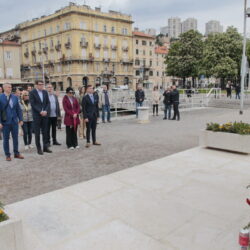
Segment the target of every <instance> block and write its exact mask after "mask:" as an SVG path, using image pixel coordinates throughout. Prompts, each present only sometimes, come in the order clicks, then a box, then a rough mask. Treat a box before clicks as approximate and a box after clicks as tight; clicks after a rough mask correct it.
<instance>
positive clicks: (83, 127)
mask: <svg viewBox="0 0 250 250" xmlns="http://www.w3.org/2000/svg"><path fill="white" fill-rule="evenodd" d="M84 95H85V87H84V86H82V87H81V88H80V89H79V96H78V97H77V100H78V103H79V106H80V114H79V119H80V126H79V128H78V134H79V138H80V139H85V138H86V133H85V131H86V122H85V120H84V118H83V113H82V112H83V110H82V99H83V97H84Z"/></svg>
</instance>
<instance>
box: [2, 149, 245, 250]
mask: <svg viewBox="0 0 250 250" xmlns="http://www.w3.org/2000/svg"><path fill="white" fill-rule="evenodd" d="M249 177H250V156H247V155H240V154H233V153H228V152H222V151H216V150H209V149H204V148H200V147H197V148H193V149H190V150H187V151H183V152H180V153H177V154H173V155H171V156H167V157H164V158H161V159H159V160H154V161H151V162H148V163H144V164H141V165H138V166H135V167H133V168H129V169H125V170H122V171H119V172H116V173H113V174H110V175H106V176H103V177H99V178H96V179H93V180H90V181H87V182H83V183H79V184H76V185H73V186H70V187H67V188H64V189H60V190H57V191H54V192H51V193H47V194H44V195H41V196H37V197H34V198H31V199H27V200H24V201H20V202H17V203H14V204H11V205H8V206H7V207H6V211H7V213H8V214H9V215H10V216H11V217H19V218H21V219H22V220H23V229H24V236H25V242H26V247H27V250H59V249H60V250H83V249H84V250H158V249H159V250H200V249H203V250H235V249H238V248H239V246H238V242H237V240H238V233H239V230H240V228H241V227H242V226H244V225H246V224H247V223H248V222H249V212H250V208H249V207H248V206H247V205H246V204H245V198H246V197H247V196H249V194H248V192H247V190H246V188H245V187H246V185H247V184H249V179H250V178H249Z"/></svg>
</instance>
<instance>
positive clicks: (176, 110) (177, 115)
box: [170, 85, 180, 121]
mask: <svg viewBox="0 0 250 250" xmlns="http://www.w3.org/2000/svg"><path fill="white" fill-rule="evenodd" d="M170 97H171V103H172V104H173V109H174V116H173V118H172V120H176V119H177V120H178V121H179V120H180V112H179V91H178V90H177V88H176V86H175V85H173V86H172V91H171V95H170Z"/></svg>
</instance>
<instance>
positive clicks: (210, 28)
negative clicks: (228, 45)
mask: <svg viewBox="0 0 250 250" xmlns="http://www.w3.org/2000/svg"><path fill="white" fill-rule="evenodd" d="M222 32H223V26H222V25H221V24H220V22H219V21H215V20H211V21H209V22H207V23H206V32H205V35H206V36H208V35H209V34H211V33H222Z"/></svg>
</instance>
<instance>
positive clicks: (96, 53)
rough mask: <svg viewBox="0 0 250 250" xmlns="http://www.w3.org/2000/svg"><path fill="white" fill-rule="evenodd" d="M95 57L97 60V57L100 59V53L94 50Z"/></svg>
mask: <svg viewBox="0 0 250 250" xmlns="http://www.w3.org/2000/svg"><path fill="white" fill-rule="evenodd" d="M95 57H96V58H99V57H100V51H99V50H96V51H95Z"/></svg>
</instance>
